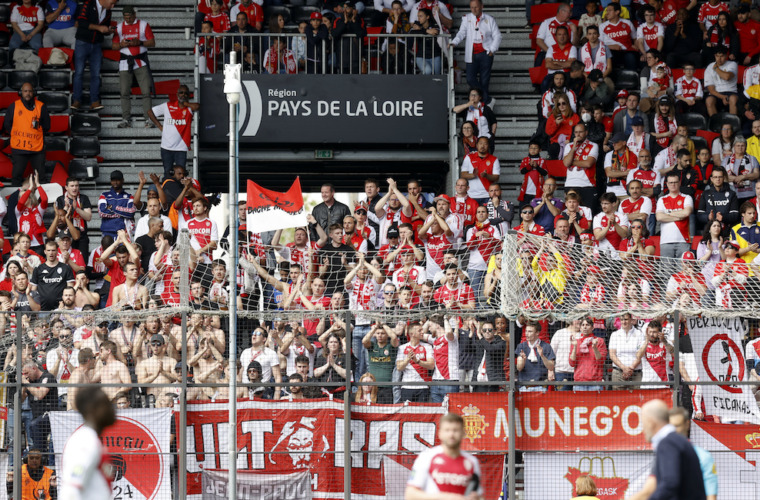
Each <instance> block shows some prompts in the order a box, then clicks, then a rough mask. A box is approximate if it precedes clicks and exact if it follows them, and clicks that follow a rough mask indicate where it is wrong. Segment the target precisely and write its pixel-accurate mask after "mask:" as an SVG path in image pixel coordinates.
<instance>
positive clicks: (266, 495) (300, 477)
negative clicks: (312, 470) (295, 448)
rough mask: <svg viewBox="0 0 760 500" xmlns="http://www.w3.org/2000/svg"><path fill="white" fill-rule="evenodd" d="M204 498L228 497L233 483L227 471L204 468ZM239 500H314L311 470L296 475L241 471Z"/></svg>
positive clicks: (217, 498)
mask: <svg viewBox="0 0 760 500" xmlns="http://www.w3.org/2000/svg"><path fill="white" fill-rule="evenodd" d="M202 476H203V479H202V481H203V497H202V498H203V500H226V499H227V498H229V493H228V492H227V488H228V485H229V477H228V472H227V471H226V470H204V471H203V472H202ZM236 482H237V492H236V496H235V498H237V499H238V500H311V499H312V494H311V476H310V474H309V471H308V469H307V470H304V471H301V472H295V473H293V474H263V473H256V472H249V471H241V470H239V471H237V481H236Z"/></svg>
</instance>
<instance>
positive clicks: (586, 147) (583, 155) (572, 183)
mask: <svg viewBox="0 0 760 500" xmlns="http://www.w3.org/2000/svg"><path fill="white" fill-rule="evenodd" d="M572 146H573V142H572V141H571V140H569V139H568V142H567V144H565V149H564V150H563V151H562V158H564V157H565V156H567V154H568V153H569V152H570V149H571V148H572ZM575 157H576V158H577V159H580V160H584V161H585V160H588V159H590V158H593V159H594V161H596V159H597V158H599V146H597V144H596V143H594V142H591V141H589V140H586V142H585V143H584V144H582V145H581V146H579V147H578V149H577V150H576V151H575ZM589 168H590V169H591V171H592V172H593V171H595V169H596V167H595V166H594V165H591V167H589ZM592 186H593V185H592V184H591V180H590V179H589V177H588V175H586V169H585V168H579V167H570V168H568V169H567V177H565V187H578V188H581V187H592Z"/></svg>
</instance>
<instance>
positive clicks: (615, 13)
mask: <svg viewBox="0 0 760 500" xmlns="http://www.w3.org/2000/svg"><path fill="white" fill-rule="evenodd" d="M620 12H621V7H620V4H619V3H618V2H612V3H610V4H609V5H608V6H607V21H605V22H603V23H602V24H601V26H599V32H600V35H601V37H602V43H603V44H604V45H605V46H606V47H607V48H608V49H610V50H611V51H612V59H613V60H615V61H616V62H617V61H618V60H621V59H622V62H623V65H624V66H625V67H626V68H627V69H636V59H637V57H636V54H635V53H634V52H633V51H635V50H636V49H635V47H634V46H633V44H634V40H636V30H635V29H634V27H633V24H631V21H629V20H628V19H621V17H620Z"/></svg>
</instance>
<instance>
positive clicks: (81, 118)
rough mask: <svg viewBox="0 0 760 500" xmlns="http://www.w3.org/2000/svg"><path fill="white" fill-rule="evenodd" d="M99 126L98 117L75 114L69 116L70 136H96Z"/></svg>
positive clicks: (88, 114)
mask: <svg viewBox="0 0 760 500" xmlns="http://www.w3.org/2000/svg"><path fill="white" fill-rule="evenodd" d="M101 126H102V125H101V123H100V117H99V116H98V115H96V114H93V113H77V114H74V115H72V116H71V134H72V135H74V136H80V135H98V134H99V133H100V129H101ZM75 156H76V155H75Z"/></svg>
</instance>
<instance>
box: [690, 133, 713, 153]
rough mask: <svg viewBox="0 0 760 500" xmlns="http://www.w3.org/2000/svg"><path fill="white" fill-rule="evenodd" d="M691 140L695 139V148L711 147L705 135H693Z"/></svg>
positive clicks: (697, 149) (696, 149)
mask: <svg viewBox="0 0 760 500" xmlns="http://www.w3.org/2000/svg"><path fill="white" fill-rule="evenodd" d="M691 140H692V141H694V150H695V151H699V150H700V149H702V148H709V147H710V146H708V145H707V141H706V140H705V138H704V137H700V136H698V135H696V136H692V137H691Z"/></svg>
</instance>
